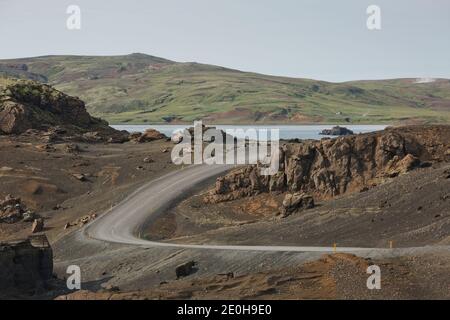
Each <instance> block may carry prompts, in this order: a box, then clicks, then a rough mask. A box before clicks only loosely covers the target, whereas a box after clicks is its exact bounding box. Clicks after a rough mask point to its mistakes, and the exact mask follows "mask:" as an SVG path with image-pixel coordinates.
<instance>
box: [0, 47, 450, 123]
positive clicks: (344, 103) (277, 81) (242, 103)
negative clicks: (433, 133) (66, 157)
mask: <svg viewBox="0 0 450 320" xmlns="http://www.w3.org/2000/svg"><path fill="white" fill-rule="evenodd" d="M349 67H350V66H349ZM0 76H1V77H4V78H5V77H16V78H29V79H33V80H38V81H40V82H44V83H49V84H51V85H53V86H55V87H56V88H57V89H59V90H61V91H63V92H65V93H67V94H69V95H75V96H78V97H80V98H81V99H82V100H84V101H85V102H86V104H87V108H88V111H89V112H90V113H91V114H93V115H95V116H99V117H102V118H105V119H106V120H108V121H110V122H111V123H116V124H117V123H181V122H189V123H190V122H192V121H193V120H196V119H203V120H204V121H208V123H216V124H218V123H221V124H227V123H261V124H262V123H266V124H269V123H280V124H294V123H346V122H350V123H356V124H357V123H399V122H402V123H405V122H406V123H450V80H448V79H436V80H434V81H432V82H425V83H421V82H418V81H417V80H416V79H394V80H377V81H352V82H345V83H330V82H325V81H316V80H309V79H295V78H286V77H275V76H267V75H262V74H256V73H250V72H242V71H238V70H232V69H227V68H223V67H218V66H212V65H205V64H199V63H179V62H174V61H170V60H166V59H162V58H158V57H154V56H150V55H145V54H140V53H134V54H130V55H124V56H43V57H35V58H23V59H13V60H0Z"/></svg>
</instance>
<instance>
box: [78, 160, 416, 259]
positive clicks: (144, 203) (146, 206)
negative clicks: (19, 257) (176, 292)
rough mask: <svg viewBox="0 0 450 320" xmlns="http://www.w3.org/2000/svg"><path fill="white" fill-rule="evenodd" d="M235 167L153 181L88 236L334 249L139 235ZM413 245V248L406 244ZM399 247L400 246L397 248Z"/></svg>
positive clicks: (194, 169)
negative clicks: (192, 194)
mask: <svg viewBox="0 0 450 320" xmlns="http://www.w3.org/2000/svg"><path fill="white" fill-rule="evenodd" d="M230 168H232V166H229V165H228V166H227V165H195V166H190V167H187V168H184V169H181V170H178V171H175V172H172V173H170V174H167V175H164V176H162V177H160V178H158V179H156V180H154V181H151V182H149V183H147V184H145V185H144V186H142V187H140V188H139V189H138V190H136V191H135V192H133V193H132V194H131V195H130V196H128V197H127V198H126V199H124V200H123V201H122V202H121V203H119V204H118V205H116V206H115V207H113V208H111V209H110V210H108V211H107V212H105V214H103V215H102V216H101V217H100V218H98V219H96V220H94V221H92V222H91V223H90V224H88V225H86V227H85V229H84V234H85V236H87V237H88V238H93V239H97V240H103V241H108V242H114V243H122V244H128V245H137V246H144V247H170V248H180V249H217V250H241V251H242V250H247V251H268V252H270V251H272V252H274V251H275V252H332V251H334V248H333V247H304V246H264V245H258V246H253V245H248V246H247V245H207V244H205V245H193V244H176V243H168V242H156V241H148V240H145V239H142V238H140V236H139V235H140V233H141V230H142V229H143V228H144V226H148V225H149V224H151V223H152V222H153V221H154V220H155V219H156V218H158V216H159V215H161V214H164V212H165V211H167V210H168V209H169V208H170V207H171V206H173V205H175V204H177V203H178V202H179V201H180V200H182V199H184V198H186V197H187V196H188V195H190V194H191V193H192V192H193V190H195V189H196V187H197V188H198V187H200V186H202V185H204V184H205V182H207V181H210V179H212V178H214V177H217V176H219V175H220V174H221V173H224V172H225V171H227V170H229V169H230ZM404 249H409V250H411V249H414V248H404ZM368 250H370V251H373V250H376V251H391V250H390V249H385V248H353V247H338V248H336V249H335V251H337V252H355V251H368ZM397 250H398V249H397Z"/></svg>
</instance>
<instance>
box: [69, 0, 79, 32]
mask: <svg viewBox="0 0 450 320" xmlns="http://www.w3.org/2000/svg"><path fill="white" fill-rule="evenodd" d="M66 13H67V14H68V15H69V17H68V18H67V20H66V27H67V29H69V30H80V29H81V9H80V7H79V6H77V5H74V4H72V5H70V6H68V7H67V9H66Z"/></svg>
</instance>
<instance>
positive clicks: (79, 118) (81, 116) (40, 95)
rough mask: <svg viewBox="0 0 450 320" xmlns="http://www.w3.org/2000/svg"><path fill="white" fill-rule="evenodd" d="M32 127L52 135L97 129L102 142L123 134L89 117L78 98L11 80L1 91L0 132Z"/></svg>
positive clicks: (17, 132) (19, 130)
mask: <svg viewBox="0 0 450 320" xmlns="http://www.w3.org/2000/svg"><path fill="white" fill-rule="evenodd" d="M55 128H58V132H56V131H55V130H56V129H55ZM33 129H34V130H38V132H35V134H37V133H39V132H47V133H49V134H50V135H53V136H54V137H56V136H57V135H62V134H72V135H73V134H76V133H78V134H82V133H85V132H92V131H96V132H98V133H99V136H100V137H101V138H102V141H103V140H105V141H106V140H107V138H110V137H111V136H113V137H115V136H122V135H124V134H123V133H121V132H120V131H117V130H114V129H113V128H111V127H109V126H108V123H107V122H106V121H104V120H101V119H98V118H94V117H91V116H90V115H89V113H88V112H87V111H86V107H85V104H84V102H83V101H82V100H80V99H79V98H77V97H71V96H68V95H66V94H64V93H62V92H60V91H58V90H56V89H54V88H52V87H51V86H49V85H46V84H41V83H39V82H36V81H32V80H17V81H14V82H12V84H10V85H8V86H6V87H5V88H3V89H2V90H1V91H0V133H3V134H22V133H25V132H27V131H28V133H30V132H31V131H29V130H33ZM54 137H53V138H54ZM49 138H52V137H49Z"/></svg>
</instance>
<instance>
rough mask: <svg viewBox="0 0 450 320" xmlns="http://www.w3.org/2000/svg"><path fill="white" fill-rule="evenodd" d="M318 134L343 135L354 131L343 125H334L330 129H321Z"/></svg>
mask: <svg viewBox="0 0 450 320" xmlns="http://www.w3.org/2000/svg"><path fill="white" fill-rule="evenodd" d="M320 134H321V135H326V136H345V135H350V134H354V133H353V131H352V130H350V129H347V128H345V127H340V126H335V127H333V128H331V129H324V130H322V132H321V133H320Z"/></svg>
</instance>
